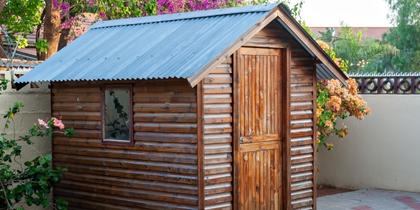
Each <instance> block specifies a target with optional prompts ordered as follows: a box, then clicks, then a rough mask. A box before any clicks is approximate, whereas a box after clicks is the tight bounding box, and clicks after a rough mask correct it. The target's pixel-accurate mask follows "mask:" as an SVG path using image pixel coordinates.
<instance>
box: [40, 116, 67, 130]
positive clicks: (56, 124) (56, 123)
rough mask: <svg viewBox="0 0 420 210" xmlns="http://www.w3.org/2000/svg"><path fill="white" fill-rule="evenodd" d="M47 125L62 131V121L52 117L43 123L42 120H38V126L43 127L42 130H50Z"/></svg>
mask: <svg viewBox="0 0 420 210" xmlns="http://www.w3.org/2000/svg"><path fill="white" fill-rule="evenodd" d="M49 124H52V125H53V126H54V127H56V128H59V129H60V130H63V129H64V123H63V121H62V120H60V119H57V118H55V117H52V118H51V119H50V120H48V121H44V120H42V119H38V125H40V126H42V127H44V128H47V129H48V128H50V126H49Z"/></svg>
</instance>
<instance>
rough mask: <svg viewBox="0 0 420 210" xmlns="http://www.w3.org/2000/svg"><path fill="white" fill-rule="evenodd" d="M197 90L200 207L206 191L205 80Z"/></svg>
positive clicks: (202, 207) (201, 207) (203, 205)
mask: <svg viewBox="0 0 420 210" xmlns="http://www.w3.org/2000/svg"><path fill="white" fill-rule="evenodd" d="M196 91H197V110H196V112H197V187H198V209H200V210H201V209H204V207H205V204H204V202H205V192H204V187H205V183H204V142H203V117H204V115H203V114H204V112H203V109H204V103H203V82H202V81H201V82H199V83H198V84H197V86H196Z"/></svg>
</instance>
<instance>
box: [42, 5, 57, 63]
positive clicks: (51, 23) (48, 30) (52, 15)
mask: <svg viewBox="0 0 420 210" xmlns="http://www.w3.org/2000/svg"><path fill="white" fill-rule="evenodd" d="M52 1H53V0H46V1H45V2H46V5H45V19H44V38H45V39H46V40H47V42H48V52H47V55H46V57H45V59H46V58H49V57H51V56H52V55H54V53H56V52H57V50H58V43H59V42H60V34H61V31H60V24H61V18H60V10H59V8H55V7H54V5H53V2H52Z"/></svg>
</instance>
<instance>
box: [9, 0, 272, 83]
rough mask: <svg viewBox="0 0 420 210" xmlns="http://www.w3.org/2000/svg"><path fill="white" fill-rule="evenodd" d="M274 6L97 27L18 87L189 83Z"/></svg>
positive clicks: (124, 21) (185, 14)
mask: <svg viewBox="0 0 420 210" xmlns="http://www.w3.org/2000/svg"><path fill="white" fill-rule="evenodd" d="M276 6H277V4H270V5H262V6H261V5H260V6H250V7H241V8H229V9H218V10H208V11H198V12H189V13H179V14H170V15H160V16H153V17H142V18H131V19H120V20H111V21H104V22H99V23H96V24H95V25H93V26H92V27H91V28H90V30H89V31H88V32H87V33H85V34H84V35H82V36H81V37H79V38H78V39H76V40H75V41H74V42H73V43H71V44H70V45H68V46H67V47H65V48H63V49H62V50H60V51H59V52H58V53H57V54H55V55H54V56H53V57H51V58H50V59H48V60H47V61H45V62H43V63H42V64H40V65H38V66H36V67H35V69H34V70H32V71H31V72H29V73H27V74H25V75H24V76H23V77H21V78H19V79H18V80H17V81H16V82H17V83H27V82H51V81H94V80H136V79H167V78H185V79H187V78H189V77H191V76H193V75H195V74H197V73H198V72H200V71H202V70H203V68H205V66H206V65H208V64H209V63H210V62H212V61H213V60H215V59H216V58H217V57H218V56H221V55H222V53H223V52H224V51H225V50H226V49H229V48H230V47H231V46H232V45H233V44H234V43H235V42H237V41H238V40H239V39H240V38H241V36H242V35H243V34H246V33H247V32H249V31H250V30H251V28H253V27H254V26H255V25H256V24H258V23H259V22H260V21H262V20H264V19H265V18H266V16H267V15H268V14H269V13H270V11H272V10H273V9H274V8H276Z"/></svg>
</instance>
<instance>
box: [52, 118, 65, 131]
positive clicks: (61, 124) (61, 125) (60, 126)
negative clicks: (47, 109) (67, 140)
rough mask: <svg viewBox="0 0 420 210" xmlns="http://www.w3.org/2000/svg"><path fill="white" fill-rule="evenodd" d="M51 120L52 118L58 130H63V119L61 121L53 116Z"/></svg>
mask: <svg viewBox="0 0 420 210" xmlns="http://www.w3.org/2000/svg"><path fill="white" fill-rule="evenodd" d="M52 120H53V123H54V126H55V127H57V128H59V129H60V130H63V129H64V124H63V121H61V120H59V119H57V118H55V117H53V118H52Z"/></svg>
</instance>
